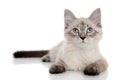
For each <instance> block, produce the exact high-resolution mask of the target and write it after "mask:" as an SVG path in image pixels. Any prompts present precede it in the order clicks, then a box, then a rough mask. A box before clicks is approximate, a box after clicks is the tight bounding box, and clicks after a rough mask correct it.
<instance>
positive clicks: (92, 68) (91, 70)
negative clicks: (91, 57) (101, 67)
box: [84, 65, 100, 76]
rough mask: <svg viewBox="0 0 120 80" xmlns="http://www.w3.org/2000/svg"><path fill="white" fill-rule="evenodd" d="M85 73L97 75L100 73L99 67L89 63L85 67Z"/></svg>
mask: <svg viewBox="0 0 120 80" xmlns="http://www.w3.org/2000/svg"><path fill="white" fill-rule="evenodd" d="M84 74H85V75H90V76H95V75H98V74H100V72H99V71H98V69H97V67H96V66H95V65H89V66H88V67H86V68H85V70H84Z"/></svg>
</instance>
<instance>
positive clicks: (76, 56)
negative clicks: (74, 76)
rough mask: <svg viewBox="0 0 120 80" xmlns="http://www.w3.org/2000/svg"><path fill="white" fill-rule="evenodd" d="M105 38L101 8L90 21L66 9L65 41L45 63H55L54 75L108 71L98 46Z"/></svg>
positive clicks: (91, 73) (52, 69)
mask: <svg viewBox="0 0 120 80" xmlns="http://www.w3.org/2000/svg"><path fill="white" fill-rule="evenodd" d="M91 29H92V30H91ZM101 37H102V29H101V14H100V9H96V10H95V11H94V12H93V13H92V15H91V16H90V17H89V18H76V17H75V16H74V15H73V14H72V12H71V11H69V10H65V40H63V41H62V42H61V43H59V44H58V45H57V46H56V47H54V48H52V49H51V50H50V51H49V52H48V54H47V55H45V56H44V57H43V59H42V60H43V61H44V62H50V61H52V62H54V65H53V66H52V67H51V68H50V73H53V74H54V73H62V72H64V71H65V70H77V71H84V73H85V74H87V75H97V74H99V73H101V72H103V71H105V70H106V69H107V62H106V60H105V59H104V57H103V56H102V55H101V53H100V51H99V47H98V43H99V41H100V39H101ZM17 53H18V52H17ZM17 53H15V56H16V55H17ZM19 55H21V53H19ZM22 57H24V55H22Z"/></svg>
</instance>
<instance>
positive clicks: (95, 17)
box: [89, 8, 101, 27]
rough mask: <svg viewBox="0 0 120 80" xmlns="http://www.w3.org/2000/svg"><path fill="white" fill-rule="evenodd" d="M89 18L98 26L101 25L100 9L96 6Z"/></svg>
mask: <svg viewBox="0 0 120 80" xmlns="http://www.w3.org/2000/svg"><path fill="white" fill-rule="evenodd" d="M89 19H90V20H91V21H92V22H93V23H95V24H96V25H97V26H98V27H101V10H100V8H97V9H96V10H95V11H93V13H92V14H91V15H90V17H89Z"/></svg>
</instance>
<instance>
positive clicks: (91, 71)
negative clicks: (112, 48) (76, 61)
mask: <svg viewBox="0 0 120 80" xmlns="http://www.w3.org/2000/svg"><path fill="white" fill-rule="evenodd" d="M107 67H108V64H107V62H106V60H105V59H101V60H98V61H96V62H95V63H92V64H90V65H88V66H87V67H86V68H85V70H84V74H86V75H98V74H100V73H101V72H103V71H105V70H106V69H107Z"/></svg>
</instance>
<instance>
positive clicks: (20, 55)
mask: <svg viewBox="0 0 120 80" xmlns="http://www.w3.org/2000/svg"><path fill="white" fill-rule="evenodd" d="M48 52H49V50H41V51H16V52H15V53H14V54H13V57H14V58H32V57H43V56H44V55H46V54H48Z"/></svg>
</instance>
